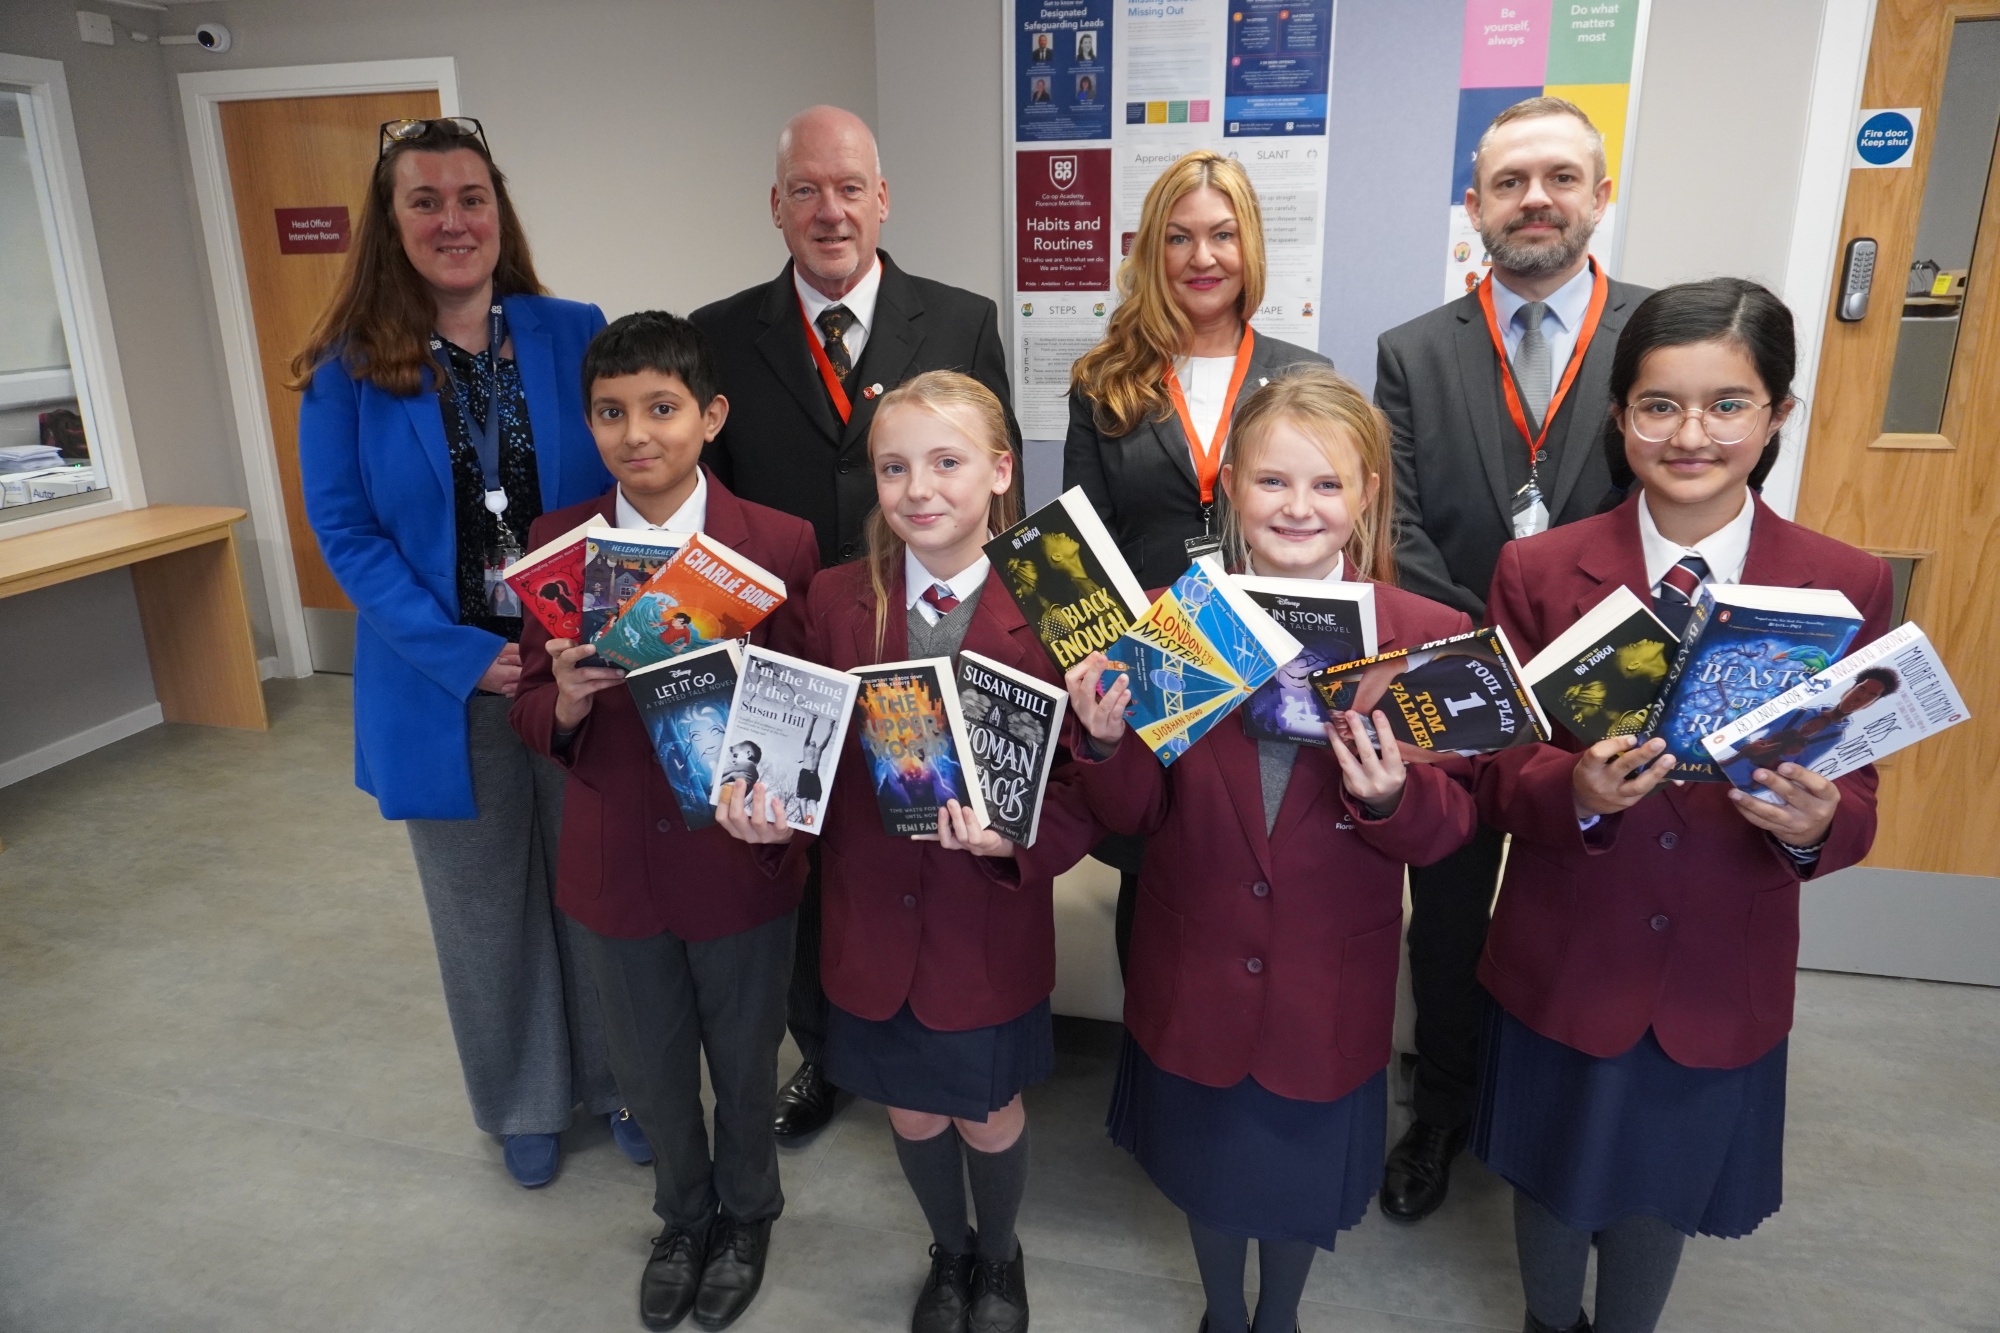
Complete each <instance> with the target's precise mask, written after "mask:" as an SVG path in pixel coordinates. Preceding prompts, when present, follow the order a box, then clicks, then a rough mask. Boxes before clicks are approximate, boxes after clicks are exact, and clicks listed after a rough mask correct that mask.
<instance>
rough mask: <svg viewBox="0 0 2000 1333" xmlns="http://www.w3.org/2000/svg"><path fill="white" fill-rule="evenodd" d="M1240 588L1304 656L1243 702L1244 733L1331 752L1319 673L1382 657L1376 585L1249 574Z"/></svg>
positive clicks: (1239, 581)
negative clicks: (1315, 676) (1315, 677)
mask: <svg viewBox="0 0 2000 1333" xmlns="http://www.w3.org/2000/svg"><path fill="white" fill-rule="evenodd" d="M1235 582H1236V586H1237V587H1238V588H1241V589H1242V590H1243V591H1244V592H1245V593H1246V594H1248V595H1249V597H1250V600H1251V601H1253V602H1255V603H1257V605H1259V606H1261V607H1263V608H1264V610H1265V611H1266V612H1267V613H1269V615H1270V617H1271V619H1273V620H1275V621H1277V622H1278V623H1279V624H1280V625H1283V626H1284V627H1285V630H1286V632H1287V633H1289V634H1290V635H1291V636H1292V637H1293V638H1295V639H1297V640H1298V641H1299V644H1300V645H1301V646H1300V648H1299V655H1298V656H1297V657H1294V658H1293V659H1292V660H1291V661H1289V662H1287V663H1285V665H1283V666H1281V667H1279V668H1278V674H1277V675H1275V676H1273V677H1271V679H1269V680H1267V681H1265V682H1264V684H1262V685H1261V686H1259V687H1258V689H1257V692H1256V693H1255V694H1252V695H1251V696H1250V698H1249V700H1248V701H1247V702H1245V703H1244V705H1243V731H1244V734H1246V735H1247V736H1249V737H1250V739H1251V740H1253V741H1285V742H1288V743H1290V744H1293V745H1317V746H1319V747H1321V748H1322V749H1324V748H1326V745H1327V740H1326V712H1325V710H1324V709H1322V708H1321V707H1320V702H1319V697H1318V696H1317V695H1315V694H1314V693H1313V690H1312V681H1311V677H1312V673H1313V672H1315V671H1317V670H1319V669H1320V668H1321V667H1329V666H1333V665H1335V664H1336V663H1339V662H1352V661H1354V660H1355V659H1356V658H1361V657H1373V656H1374V655H1375V585H1374V584H1372V583H1337V582H1335V583H1329V582H1326V581H1323V580H1319V579H1267V578H1253V577H1247V576H1242V575H1239V576H1237V578H1236V580H1235Z"/></svg>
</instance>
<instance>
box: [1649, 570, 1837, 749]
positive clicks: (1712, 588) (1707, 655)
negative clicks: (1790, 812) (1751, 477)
mask: <svg viewBox="0 0 2000 1333" xmlns="http://www.w3.org/2000/svg"><path fill="white" fill-rule="evenodd" d="M1860 630H1861V613H1860V612H1859V611H1857V610H1855V609H1854V604H1853V603H1852V602H1850V601H1848V600H1847V598H1846V596H1845V595H1844V594H1842V593H1841V592H1840V590H1839V589H1837V588H1778V587H1769V586H1765V585H1763V584H1754V583H1708V584H1703V585H1702V587H1701V590H1700V591H1699V592H1697V593H1696V594H1695V598H1694V606H1693V607H1692V609H1691V610H1690V612H1689V615H1688V623H1687V628H1686V629H1685V630H1683V631H1682V632H1681V643H1680V651H1679V652H1678V653H1677V654H1676V655H1675V657H1674V664H1673V666H1672V667H1670V668H1669V669H1668V671H1667V683H1666V685H1665V687H1664V688H1663V689H1662V690H1661V692H1660V697H1659V700H1658V701H1657V702H1655V703H1654V705H1653V707H1652V709H1651V711H1649V712H1648V714H1647V716H1646V725H1645V727H1644V729H1643V730H1641V731H1640V733H1639V735H1640V737H1641V739H1643V740H1651V739H1652V738H1653V737H1655V736H1664V737H1666V741H1667V753H1669V754H1671V755H1673V756H1674V759H1675V764H1674V771H1673V776H1674V777H1675V778H1676V779H1678V780H1679V781H1682V782H1726V781H1728V779H1727V778H1726V777H1725V776H1724V775H1723V772H1722V770H1721V769H1720V768H1719V767H1717V766H1716V763H1715V761H1714V759H1713V758H1711V757H1710V755H1709V753H1708V751H1707V749H1706V748H1704V747H1703V745H1702V743H1701V738H1702V737H1704V736H1706V735H1708V734H1709V733H1711V732H1714V731H1718V730H1720V729H1721V728H1723V727H1726V726H1728V725H1729V724H1730V723H1731V722H1734V721H1735V720H1736V719H1737V718H1739V717H1741V716H1743V715H1744V714H1745V713H1747V712H1749V711H1750V710H1751V709H1753V708H1755V707H1756V706H1757V705H1759V704H1761V703H1765V702H1767V701H1769V700H1771V699H1775V698H1776V697H1777V696H1779V695H1781V694H1783V693H1784V692H1785V691H1786V690H1789V689H1791V688H1792V687H1793V686H1794V685H1797V684H1798V683H1799V682H1800V681H1803V680H1804V679H1805V678H1806V677H1807V676H1811V675H1815V674H1817V673H1818V672H1821V671H1824V670H1826V668H1828V667H1829V666H1831V665H1833V664H1834V663H1835V662H1837V661H1839V660H1840V659H1841V658H1842V657H1843V656H1844V655H1845V654H1846V652H1847V647H1848V645H1849V644H1851V643H1853V642H1854V636H1855V635H1856V634H1858V633H1859V632H1860Z"/></svg>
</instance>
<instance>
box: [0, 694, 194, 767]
mask: <svg viewBox="0 0 2000 1333" xmlns="http://www.w3.org/2000/svg"><path fill="white" fill-rule="evenodd" d="M165 720H166V719H165V718H164V717H163V716H162V715H161V712H160V706H159V704H157V703H150V704H147V705H146V706H145V707H144V708H135V709H133V710H132V711H131V712H129V713H127V714H125V715H124V716H123V717H114V718H112V719H111V720H110V721H109V722H100V723H98V724H97V725H96V726H94V727H88V728H86V729H84V730H83V731H79V732H77V733H76V734H75V735H74V736H65V737H63V738H62V739H61V740H59V741H55V742H53V743H52V744H49V745H44V746H43V747H42V748H41V749H39V750H30V751H28V752H27V753H26V754H24V755H17V756H16V757H14V758H12V759H9V760H8V761H6V762H5V763H0V787H9V786H12V785H13V784H14V783H16V782H21V781H24V780H25V779H28V778H31V777H33V776H35V774H37V773H46V772H48V771H49V770H50V769H52V768H54V767H55V766H56V765H57V764H66V763H68V762H69V761H70V760H72V759H76V758H79V757H81V756H83V755H86V754H89V753H90V752H91V751H92V750H101V749H103V748H104V747H105V746H107V745H110V744H112V743H113V742H115V741H122V740H124V739H125V738H126V737H127V736H136V735H138V734H139V733H140V732H142V731H144V730H146V728H148V727H157V726H159V725H160V723H161V722H163V721H165Z"/></svg>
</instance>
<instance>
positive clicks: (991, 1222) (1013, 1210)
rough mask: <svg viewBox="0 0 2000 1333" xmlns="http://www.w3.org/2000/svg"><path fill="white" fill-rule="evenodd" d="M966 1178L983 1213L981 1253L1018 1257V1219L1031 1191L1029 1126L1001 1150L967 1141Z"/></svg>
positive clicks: (1002, 1259)
mask: <svg viewBox="0 0 2000 1333" xmlns="http://www.w3.org/2000/svg"><path fill="white" fill-rule="evenodd" d="M965 1178H966V1179H967V1180H968V1181H970V1182H971V1184H972V1207H973V1211H974V1212H975V1213H976V1214H977V1215H978V1217H979V1257H980V1258H981V1259H988V1260H995V1261H999V1262H1005V1261H1007V1260H1009V1259H1012V1258H1013V1257H1014V1220H1015V1219H1016V1218H1018V1217H1019V1216H1020V1215H1021V1199H1022V1196H1024V1195H1025V1194H1027V1192H1028V1127H1027V1125H1025V1124H1023V1125H1022V1126H1021V1137H1020V1138H1018V1139H1015V1140H1014V1142H1013V1143H1012V1144H1011V1145H1009V1146H1008V1147H1005V1148H1002V1149H1001V1150H1000V1151H999V1152H981V1151H979V1149H977V1148H975V1147H973V1146H972V1145H971V1144H969V1143H968V1144H966V1145H965Z"/></svg>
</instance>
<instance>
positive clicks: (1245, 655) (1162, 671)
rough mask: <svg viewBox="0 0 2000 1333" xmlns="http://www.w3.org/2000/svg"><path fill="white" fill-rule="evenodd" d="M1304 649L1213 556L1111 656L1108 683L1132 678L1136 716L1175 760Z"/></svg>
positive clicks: (1142, 735)
mask: <svg viewBox="0 0 2000 1333" xmlns="http://www.w3.org/2000/svg"><path fill="white" fill-rule="evenodd" d="M1298 653H1299V641H1298V640H1297V639H1295V638H1293V637H1292V636H1291V635H1290V634H1288V633H1286V632H1285V629H1284V627H1283V626H1282V625H1280V624H1279V623H1278V622H1277V621H1275V620H1273V619H1271V617H1270V616H1268V615H1266V614H1265V612H1264V608H1262V607H1261V606H1258V605H1257V603H1255V602H1253V601H1251V600H1250V597H1249V595H1248V594H1247V593H1244V592H1243V591H1241V590H1240V589H1238V588H1237V587H1236V586H1235V584H1234V582H1233V581H1232V580H1231V579H1230V577H1229V575H1227V574H1226V573H1224V572H1223V569H1222V562H1221V561H1220V560H1219V559H1217V558H1216V557H1215V556H1213V555H1205V556H1202V557H1201V558H1200V559H1198V560H1196V561H1195V562H1194V563H1193V564H1192V565H1189V566H1188V568H1187V572H1186V573H1184V574H1182V575H1181V576H1180V577H1179V578H1178V579H1175V580H1174V586H1173V587H1171V588H1169V589H1167V590H1166V591H1165V592H1164V593H1162V594H1160V599H1159V600H1158V601H1156V602H1154V603H1153V604H1152V605H1151V606H1150V607H1148V608H1146V613H1145V614H1144V615H1142V616H1140V617H1139V619H1138V620H1136V621H1135V622H1133V624H1132V627H1131V628H1130V629H1128V630H1126V631H1125V633H1124V635H1123V636H1122V637H1120V638H1119V640H1118V641H1117V642H1116V643H1114V644H1112V645H1111V648H1110V650H1109V651H1108V652H1107V653H1106V654H1105V655H1106V657H1108V658H1109V659H1110V663H1111V664H1110V667H1109V668H1108V669H1107V670H1106V671H1105V673H1104V678H1103V682H1102V683H1103V685H1104V686H1109V685H1110V684H1111V682H1112V681H1114V680H1116V679H1117V676H1118V673H1119V672H1124V673H1125V674H1126V675H1127V676H1129V677H1130V680H1131V690H1132V705H1131V709H1130V712H1129V713H1128V717H1129V720H1130V724H1131V727H1132V729H1133V730H1134V731H1135V732H1137V733H1138V735H1139V739H1140V740H1142V741H1144V742H1145V743H1146V745H1147V746H1148V747H1149V748H1150V749H1151V750H1152V751H1153V753H1154V754H1156V755H1158V756H1159V759H1160V762H1161V763H1162V764H1171V763H1173V762H1174V760H1176V759H1178V758H1180V756H1182V755H1184V754H1186V753H1187V752H1188V748H1189V747H1190V746H1192V745H1193V744H1194V743H1195V742H1196V741H1198V740H1200V739H1201V738H1202V737H1203V736H1204V735H1206V734H1207V733H1208V730H1209V728H1211V727H1213V726H1214V725H1215V724H1216V723H1218V722H1220V721H1221V720H1222V719H1223V718H1225V717H1227V716H1229V714H1230V713H1231V712H1232V711H1234V710H1235V708H1236V705H1238V704H1240V703H1242V702H1243V701H1244V700H1245V699H1247V698H1249V697H1250V695H1251V693H1252V692H1253V691H1255V690H1256V689H1257V687H1258V686H1260V685H1262V684H1263V683H1264V682H1265V681H1267V680H1269V679H1271V677H1272V676H1273V675H1275V674H1277V671H1278V668H1279V667H1281V666H1283V665H1284V664H1285V663H1287V662H1289V661H1291V660H1292V659H1293V658H1294V657H1296V656H1298Z"/></svg>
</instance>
